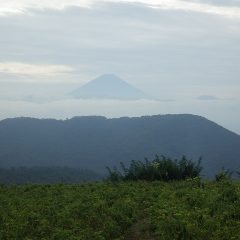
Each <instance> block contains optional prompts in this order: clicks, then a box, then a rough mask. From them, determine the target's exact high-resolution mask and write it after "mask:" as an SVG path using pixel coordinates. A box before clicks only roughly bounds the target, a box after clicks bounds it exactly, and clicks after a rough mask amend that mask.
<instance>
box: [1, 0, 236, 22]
mask: <svg viewBox="0 0 240 240" xmlns="http://www.w3.org/2000/svg"><path fill="white" fill-rule="evenodd" d="M106 2H110V3H127V4H129V3H134V4H143V5H145V6H146V7H151V8H156V9H162V10H180V11H191V12H199V13H206V14H215V15H219V16H223V17H228V18H237V19H240V6H239V5H237V4H234V2H235V1H233V0H232V1H231V3H232V4H227V3H226V2H225V1H223V0H222V1H221V3H222V4H221V5H219V4H218V5H217V4H216V1H213V2H212V1H208V0H202V1H197V0H195V1H194V0H193V1H184V0H51V1H49V0H35V1H32V0H8V1H4V0H1V1H0V6H1V8H0V14H2V15H6V14H14V13H15V14H16V13H29V12H30V11H31V9H56V10H63V9H65V8H67V7H71V6H77V7H92V6H94V5H97V4H99V3H106ZM223 3H226V4H223Z"/></svg>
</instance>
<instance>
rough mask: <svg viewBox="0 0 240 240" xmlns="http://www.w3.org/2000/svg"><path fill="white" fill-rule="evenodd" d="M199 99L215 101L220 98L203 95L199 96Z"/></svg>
mask: <svg viewBox="0 0 240 240" xmlns="http://www.w3.org/2000/svg"><path fill="white" fill-rule="evenodd" d="M197 99H198V100H201V101H215V100H218V98H217V97H216V96H211V95H201V96H199V97H197Z"/></svg>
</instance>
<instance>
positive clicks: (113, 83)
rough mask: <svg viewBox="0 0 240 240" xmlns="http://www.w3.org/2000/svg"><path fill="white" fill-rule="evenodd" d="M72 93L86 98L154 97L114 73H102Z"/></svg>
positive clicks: (76, 96)
mask: <svg viewBox="0 0 240 240" xmlns="http://www.w3.org/2000/svg"><path fill="white" fill-rule="evenodd" d="M70 95H71V96H73V97H74V98H84V99H94V98H95V99H120V100H138V99H152V98H151V97H150V96H148V95H147V94H145V93H144V92H142V91H141V90H139V89H137V88H135V87H134V86H132V85H130V84H129V83H127V82H125V81H124V80H122V79H121V78H119V77H117V76H116V75H114V74H105V75H102V76H100V77H98V78H96V79H94V80H92V81H90V82H88V83H87V84H85V85H84V86H82V87H80V88H78V89H76V90H75V91H73V92H71V93H70Z"/></svg>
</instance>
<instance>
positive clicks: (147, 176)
mask: <svg viewBox="0 0 240 240" xmlns="http://www.w3.org/2000/svg"><path fill="white" fill-rule="evenodd" d="M120 165H121V168H122V171H118V170H117V168H114V169H113V170H111V169H110V168H109V167H108V168H107V170H108V173H109V176H108V178H107V180H109V181H120V180H123V181H129V180H130V181H137V180H146V181H155V180H159V181H165V182H168V181H173V180H185V179H187V178H195V177H199V176H200V173H201V170H202V168H201V166H200V165H201V158H200V159H199V160H198V161H197V162H193V161H192V160H189V159H187V158H186V157H185V156H183V157H182V158H181V159H180V160H172V159H171V158H167V157H165V156H161V157H159V156H158V155H156V157H155V159H154V160H152V161H149V160H148V159H147V158H146V159H145V161H136V160H132V161H131V163H130V166H129V167H128V168H127V167H126V166H125V165H124V164H123V163H120Z"/></svg>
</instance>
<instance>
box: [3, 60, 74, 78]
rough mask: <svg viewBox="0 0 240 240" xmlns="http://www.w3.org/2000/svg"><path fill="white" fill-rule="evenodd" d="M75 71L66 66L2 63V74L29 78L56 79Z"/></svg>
mask: <svg viewBox="0 0 240 240" xmlns="http://www.w3.org/2000/svg"><path fill="white" fill-rule="evenodd" d="M73 70H74V69H73V68H71V67H69V66H65V65H48V64H29V63H22V62H0V73H1V74H10V75H23V76H29V77H48V76H50V77H54V76H58V75H62V74H65V73H69V72H72V71H73Z"/></svg>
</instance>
